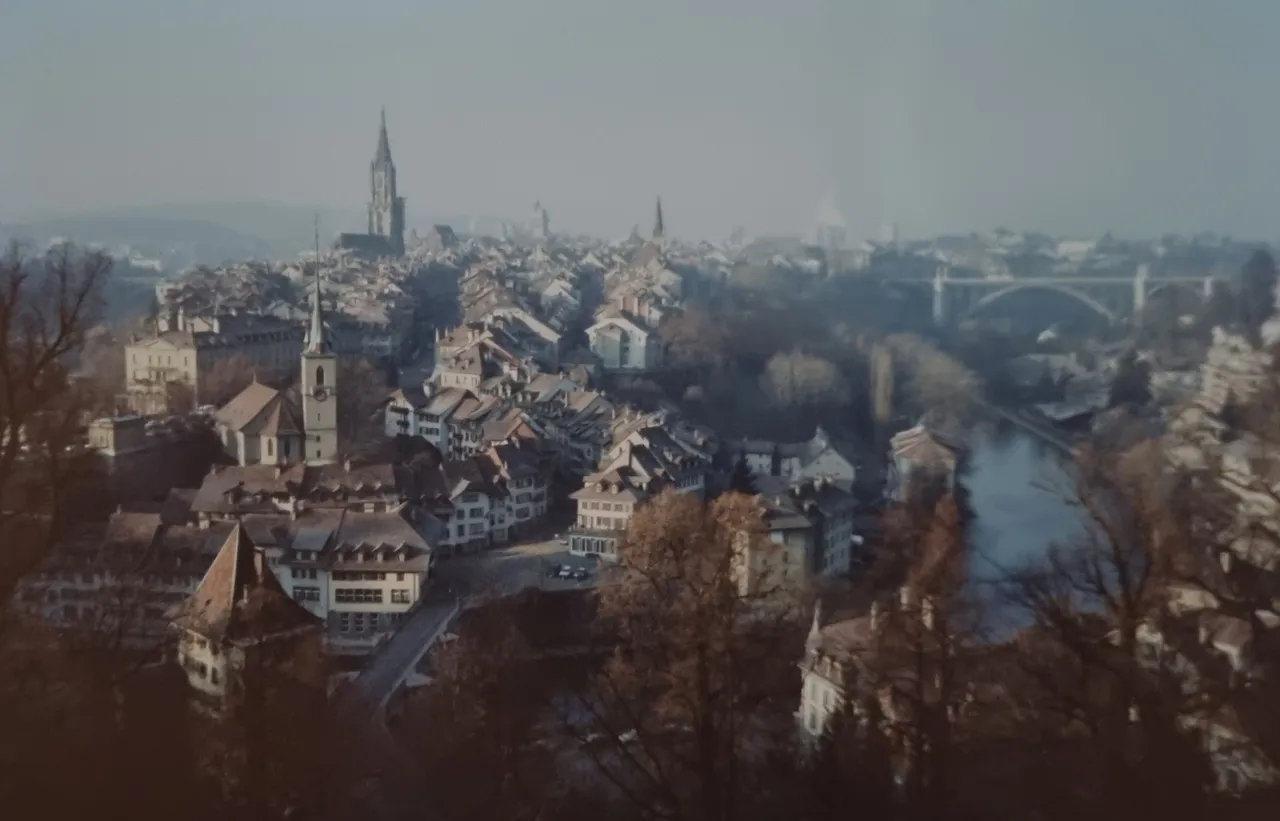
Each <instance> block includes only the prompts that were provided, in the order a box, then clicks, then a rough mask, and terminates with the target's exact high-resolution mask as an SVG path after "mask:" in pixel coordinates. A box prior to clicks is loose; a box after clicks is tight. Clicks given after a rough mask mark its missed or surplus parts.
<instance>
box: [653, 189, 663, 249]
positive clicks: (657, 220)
mask: <svg viewBox="0 0 1280 821" xmlns="http://www.w3.org/2000/svg"><path fill="white" fill-rule="evenodd" d="M665 234H666V231H665V229H664V228H663V226H662V197H658V209H657V214H655V215H654V218H653V238H654V239H655V240H660V239H662V238H663V236H665Z"/></svg>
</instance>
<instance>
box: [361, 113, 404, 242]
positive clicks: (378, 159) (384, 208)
mask: <svg viewBox="0 0 1280 821" xmlns="http://www.w3.org/2000/svg"><path fill="white" fill-rule="evenodd" d="M369 187H370V191H369V194H370V196H369V233H370V234H372V235H374V236H378V237H385V238H386V240H387V241H388V242H389V243H390V246H391V250H392V251H393V252H394V253H396V254H402V253H404V197H402V196H400V195H399V193H397V191H396V164H395V163H394V162H392V161H391V140H390V139H388V137H387V110H386V109H385V108H383V109H382V119H381V121H380V123H379V126H378V150H377V151H376V152H375V153H374V155H373V162H371V163H369Z"/></svg>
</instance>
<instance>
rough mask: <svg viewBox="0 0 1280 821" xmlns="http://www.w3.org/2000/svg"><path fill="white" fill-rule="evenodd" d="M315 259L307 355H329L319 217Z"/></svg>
mask: <svg viewBox="0 0 1280 821" xmlns="http://www.w3.org/2000/svg"><path fill="white" fill-rule="evenodd" d="M315 227H316V259H315V263H314V264H315V269H314V270H313V271H312V285H313V289H312V290H313V293H312V295H311V323H310V325H308V326H307V347H306V350H307V353H313V354H315V353H330V352H331V351H332V346H331V345H330V344H329V337H328V335H327V334H326V333H325V329H324V309H323V307H321V305H320V217H319V216H317V217H316V220H315Z"/></svg>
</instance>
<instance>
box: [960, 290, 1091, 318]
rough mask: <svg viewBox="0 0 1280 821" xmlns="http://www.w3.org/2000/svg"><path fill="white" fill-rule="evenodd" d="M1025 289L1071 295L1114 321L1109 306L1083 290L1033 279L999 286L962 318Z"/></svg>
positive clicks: (970, 307)
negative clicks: (1005, 286)
mask: <svg viewBox="0 0 1280 821" xmlns="http://www.w3.org/2000/svg"><path fill="white" fill-rule="evenodd" d="M1027 290H1039V291H1053V292H1054V293H1058V294H1062V295H1064V296H1068V297H1071V298H1072V299H1074V300H1075V301H1076V302H1079V303H1081V304H1082V305H1084V306H1086V307H1088V308H1089V309H1090V310H1092V311H1093V312H1094V313H1096V314H1098V315H1099V316H1101V317H1102V318H1103V319H1105V320H1107V321H1108V322H1114V321H1115V320H1116V315H1115V313H1114V312H1113V311H1112V310H1111V309H1110V308H1108V307H1107V306H1106V305H1103V304H1102V303H1101V302H1099V301H1098V300H1096V299H1094V298H1093V297H1091V296H1089V295H1088V294H1086V293H1084V292H1083V291H1077V290H1076V289H1075V288H1071V287H1068V286H1066V285H1054V284H1052V283H1045V282H1036V281H1034V280H1032V281H1028V282H1018V283H1015V284H1013V285H1010V286H1009V287H1008V288H1001V289H1000V290H998V291H993V292H992V293H989V294H986V295H985V296H983V297H982V298H981V299H979V300H978V301H977V302H974V303H973V304H972V305H970V306H969V308H968V310H966V311H965V312H964V318H965V319H968V318H970V317H972V316H974V315H975V314H977V313H978V312H979V311H981V310H982V309H983V308H986V307H987V306H988V305H991V304H992V303H993V302H997V301H999V300H1001V299H1004V298H1005V297H1007V296H1009V295H1010V294H1016V293H1018V292H1020V291H1027Z"/></svg>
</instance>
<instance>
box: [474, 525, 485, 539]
mask: <svg viewBox="0 0 1280 821" xmlns="http://www.w3.org/2000/svg"><path fill="white" fill-rule="evenodd" d="M482 533H484V524H483V523H481V524H475V525H472V526H471V535H472V536H479V535H481V534H482Z"/></svg>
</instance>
